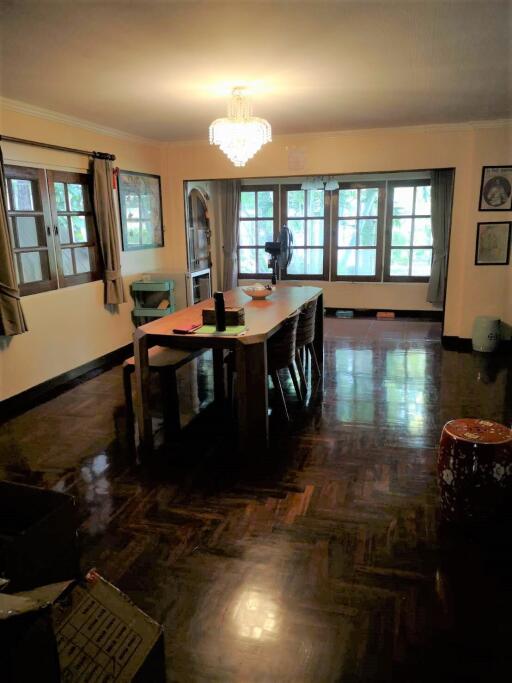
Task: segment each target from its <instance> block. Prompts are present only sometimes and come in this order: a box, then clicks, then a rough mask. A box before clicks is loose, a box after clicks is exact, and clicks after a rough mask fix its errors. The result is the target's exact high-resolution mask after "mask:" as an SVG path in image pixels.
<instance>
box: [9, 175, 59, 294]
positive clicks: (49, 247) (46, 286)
mask: <svg viewBox="0 0 512 683" xmlns="http://www.w3.org/2000/svg"><path fill="white" fill-rule="evenodd" d="M4 170H5V181H6V186H7V187H6V193H7V196H8V198H9V204H10V206H11V208H10V209H9V208H8V209H7V216H8V219H9V221H8V222H9V231H10V236H11V247H12V254H13V258H14V260H15V262H16V274H17V277H18V282H17V284H18V288H19V291H20V296H29V295H31V294H38V293H39V292H49V291H51V290H53V289H58V288H59V283H58V277H57V262H56V257H55V249H54V239H53V227H52V222H51V213H50V199H49V196H48V186H47V183H46V174H45V170H44V169H42V168H32V167H31V166H15V165H14V164H7V165H6V166H5V167H4ZM10 180H31V181H36V182H37V185H38V190H39V196H40V198H41V209H40V210H34V211H21V210H20V211H17V210H15V209H14V205H15V204H14V197H13V194H12V191H11V183H10V182H9V181H10ZM19 216H21V217H23V216H34V217H39V218H41V219H42V222H43V225H44V238H45V241H44V245H38V246H37V247H18V246H16V244H17V241H18V240H17V239H16V235H17V228H15V227H14V221H13V218H14V219H16V218H17V217H19ZM34 251H37V252H41V251H46V252H47V254H48V272H49V276H50V277H49V278H48V279H45V280H37V281H36V282H27V283H24V282H20V281H19V280H20V279H21V277H22V274H21V273H20V272H19V270H20V265H19V264H18V254H21V253H27V252H34Z"/></svg>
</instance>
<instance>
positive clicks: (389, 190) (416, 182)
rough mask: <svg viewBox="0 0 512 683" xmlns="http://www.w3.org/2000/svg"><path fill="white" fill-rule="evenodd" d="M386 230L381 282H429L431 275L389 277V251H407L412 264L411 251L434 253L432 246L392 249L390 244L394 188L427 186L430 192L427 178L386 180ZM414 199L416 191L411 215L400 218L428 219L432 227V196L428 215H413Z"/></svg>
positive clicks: (412, 235) (412, 237) (429, 181)
mask: <svg viewBox="0 0 512 683" xmlns="http://www.w3.org/2000/svg"><path fill="white" fill-rule="evenodd" d="M386 185H387V187H386V228H385V239H386V242H385V249H384V271H383V278H382V281H383V282H409V283H411V282H412V283H414V282H418V283H420V282H429V281H430V277H431V275H391V273H390V270H391V249H393V248H395V249H408V250H409V251H410V252H411V261H410V263H412V250H413V249H430V252H431V255H432V256H433V253H434V245H433V241H432V245H430V246H428V245H412V244H411V245H410V246H409V247H393V246H392V244H391V236H392V229H393V217H394V216H393V198H394V190H395V188H396V187H414V188H416V187H420V186H425V185H428V186H430V188H431V192H432V181H431V180H430V179H429V178H416V179H411V180H388V181H386ZM415 198H416V190H415V191H414V199H413V214H412V215H403V216H401V218H411V219H412V220H413V221H414V219H415V218H430V225H431V227H432V194H431V200H430V215H428V216H427V215H426V214H418V215H416V214H415V213H414V209H415ZM411 230H412V232H411V240H412V239H414V226H412V227H411ZM430 273H432V258H431V260H430Z"/></svg>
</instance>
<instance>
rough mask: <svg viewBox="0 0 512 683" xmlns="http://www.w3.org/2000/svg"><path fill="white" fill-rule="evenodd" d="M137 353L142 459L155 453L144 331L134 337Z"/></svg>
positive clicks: (136, 400) (136, 368) (137, 407)
mask: <svg viewBox="0 0 512 683" xmlns="http://www.w3.org/2000/svg"><path fill="white" fill-rule="evenodd" d="M133 346H134V351H135V383H136V388H137V391H136V398H135V406H136V413H137V423H138V426H139V441H140V452H141V457H144V456H149V455H150V454H151V453H152V451H153V426H152V423H151V413H150V411H149V361H148V337H147V335H146V334H145V333H144V332H142V330H135V333H134V335H133Z"/></svg>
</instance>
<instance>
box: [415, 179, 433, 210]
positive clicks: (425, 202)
mask: <svg viewBox="0 0 512 683" xmlns="http://www.w3.org/2000/svg"><path fill="white" fill-rule="evenodd" d="M414 213H416V214H420V215H423V216H430V185H419V186H418V187H417V188H416V206H415V207H414Z"/></svg>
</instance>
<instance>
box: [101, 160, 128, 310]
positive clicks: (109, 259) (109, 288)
mask: <svg viewBox="0 0 512 683" xmlns="http://www.w3.org/2000/svg"><path fill="white" fill-rule="evenodd" d="M93 175H94V191H93V200H94V212H95V214H96V224H97V226H98V234H99V239H100V246H101V253H102V256H103V267H104V269H105V271H104V276H103V278H104V281H105V303H106V304H122V303H124V301H125V298H124V289H123V278H122V277H121V249H120V246H119V233H118V230H117V220H116V210H115V206H114V196H113V193H112V178H113V169H112V162H111V161H110V160H108V159H97V158H95V159H94V160H93Z"/></svg>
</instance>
